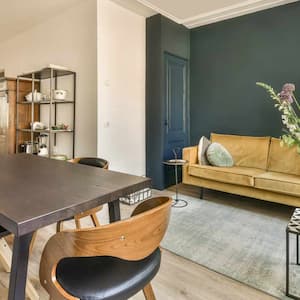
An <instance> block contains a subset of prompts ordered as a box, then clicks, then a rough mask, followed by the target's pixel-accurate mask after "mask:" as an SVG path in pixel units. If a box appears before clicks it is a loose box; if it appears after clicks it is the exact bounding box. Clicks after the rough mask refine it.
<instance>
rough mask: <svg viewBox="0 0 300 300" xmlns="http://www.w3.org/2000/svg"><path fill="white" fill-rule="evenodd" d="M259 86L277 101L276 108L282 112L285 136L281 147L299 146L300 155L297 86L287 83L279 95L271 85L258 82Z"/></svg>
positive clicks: (299, 112) (299, 110)
mask: <svg viewBox="0 0 300 300" xmlns="http://www.w3.org/2000/svg"><path fill="white" fill-rule="evenodd" d="M256 84H257V85H258V86H261V87H262V88H264V89H265V90H266V91H267V92H268V93H269V95H270V96H271V98H272V99H273V100H274V101H275V105H274V106H275V107H276V108H277V109H278V110H279V111H280V112H281V119H282V123H283V125H284V128H283V131H284V134H283V135H282V136H281V139H282V142H281V145H283V144H285V145H287V146H288V147H291V146H297V151H298V153H300V118H299V114H300V105H299V102H298V101H297V99H296V97H295V94H294V92H295V85H294V84H293V83H286V84H284V85H283V87H282V90H281V92H280V93H277V92H276V91H275V90H274V89H273V88H272V87H271V86H270V85H268V84H265V83H262V82H257V83H256Z"/></svg>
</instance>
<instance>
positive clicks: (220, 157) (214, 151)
mask: <svg viewBox="0 0 300 300" xmlns="http://www.w3.org/2000/svg"><path fill="white" fill-rule="evenodd" d="M206 157H207V160H208V161H209V162H210V164H212V165H213V166H216V167H232V166H233V158H232V156H231V154H230V153H229V152H228V150H227V149H226V148H225V147H224V146H222V145H221V144H219V143H211V144H210V145H209V147H208V148H207V150H206Z"/></svg>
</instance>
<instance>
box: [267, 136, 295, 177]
mask: <svg viewBox="0 0 300 300" xmlns="http://www.w3.org/2000/svg"><path fill="white" fill-rule="evenodd" d="M268 171H271V172H281V173H287V174H293V175H300V154H299V153H298V152H297V147H291V148H289V147H288V146H286V145H283V146H280V140H279V139H275V138H272V139H271V145H270V152H269V161H268Z"/></svg>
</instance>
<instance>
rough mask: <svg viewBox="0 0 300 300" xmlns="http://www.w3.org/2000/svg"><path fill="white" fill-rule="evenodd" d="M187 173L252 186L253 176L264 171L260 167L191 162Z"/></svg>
mask: <svg viewBox="0 0 300 300" xmlns="http://www.w3.org/2000/svg"><path fill="white" fill-rule="evenodd" d="M188 173H189V174H190V175H192V176H197V177H201V178H204V179H209V180H215V181H220V182H226V183H232V184H238V185H245V186H253V185H254V176H256V175H259V174H262V173H264V171H262V170H261V169H255V168H246V167H231V168H226V167H225V168H222V167H214V166H201V165H198V164H191V165H190V166H189V169H188Z"/></svg>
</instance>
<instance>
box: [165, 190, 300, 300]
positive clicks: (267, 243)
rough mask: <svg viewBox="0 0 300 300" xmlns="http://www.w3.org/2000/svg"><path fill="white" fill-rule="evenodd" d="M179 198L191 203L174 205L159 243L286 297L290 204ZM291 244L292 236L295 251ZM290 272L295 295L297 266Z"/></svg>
mask: <svg viewBox="0 0 300 300" xmlns="http://www.w3.org/2000/svg"><path fill="white" fill-rule="evenodd" d="M180 197H181V198H182V199H186V200H187V201H188V203H189V204H188V206H187V207H185V208H172V215H171V221H170V225H169V229H168V232H167V234H166V237H165V239H164V241H163V243H162V247H163V248H165V249H167V250H169V251H171V252H173V253H176V254H178V255H180V256H182V257H185V258H187V259H190V260H192V261H194V262H196V263H198V264H201V265H203V266H205V267H207V268H209V269H212V270H214V271H217V272H219V273H221V274H224V275H226V276H229V277H231V278H233V279H235V280H238V281H240V282H243V283H245V284H248V285H250V286H252V287H255V288H257V289H260V290H262V291H265V292H267V293H269V294H271V295H273V296H275V297H278V298H279V299H289V298H287V297H285V228H286V225H287V222H288V220H289V219H290V216H291V214H292V213H293V210H294V209H293V208H291V207H288V206H284V205H278V204H274V203H269V202H264V201H259V200H254V199H248V198H240V197H236V196H233V195H226V194H222V193H220V194H219V195H218V197H217V198H218V199H217V200H216V199H213V200H202V199H196V198H193V197H190V196H185V195H180ZM294 243H295V240H291V248H292V252H293V253H291V254H293V255H295V244H294ZM293 257H294V256H293ZM293 261H295V259H294V260H293ZM298 269H299V270H298ZM291 273H292V274H291V280H292V281H293V282H292V283H291V286H292V288H291V292H293V293H295V294H296V293H297V289H296V286H297V285H298V295H299V294H300V266H298V267H297V266H295V267H293V266H292V272H291ZM297 279H298V280H297ZM296 281H297V282H296Z"/></svg>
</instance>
